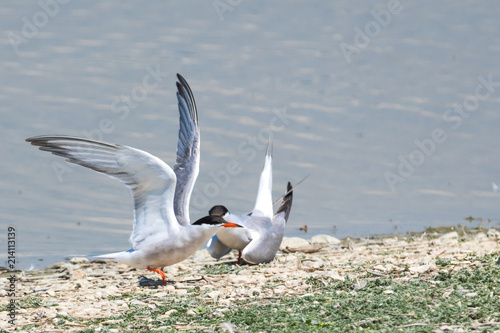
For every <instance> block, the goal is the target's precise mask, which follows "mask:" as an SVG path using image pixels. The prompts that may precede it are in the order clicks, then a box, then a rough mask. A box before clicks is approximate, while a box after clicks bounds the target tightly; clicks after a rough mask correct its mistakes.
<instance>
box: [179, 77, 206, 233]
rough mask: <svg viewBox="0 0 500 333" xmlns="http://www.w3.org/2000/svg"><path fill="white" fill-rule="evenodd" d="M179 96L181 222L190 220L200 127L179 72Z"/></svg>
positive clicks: (197, 164)
mask: <svg viewBox="0 0 500 333" xmlns="http://www.w3.org/2000/svg"><path fill="white" fill-rule="evenodd" d="M177 78H178V79H179V82H177V100H178V101H179V125H180V128H179V141H178V142H177V159H176V164H175V165H174V172H175V175H176V176H177V185H176V187H175V195H174V212H175V215H176V217H177V220H178V221H179V223H180V224H183V225H187V224H190V218H189V202H190V200H191V193H192V192H193V188H194V183H195V182H196V178H197V177H198V172H199V171H200V128H199V126H198V111H197V109H196V103H195V100H194V95H193V92H192V91H191V88H190V87H189V85H188V83H187V82H186V80H185V79H184V78H183V77H182V76H181V75H179V74H177Z"/></svg>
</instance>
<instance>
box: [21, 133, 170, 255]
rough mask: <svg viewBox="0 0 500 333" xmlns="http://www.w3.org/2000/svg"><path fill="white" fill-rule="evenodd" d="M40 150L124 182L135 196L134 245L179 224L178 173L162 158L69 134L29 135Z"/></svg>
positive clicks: (134, 246)
mask: <svg viewBox="0 0 500 333" xmlns="http://www.w3.org/2000/svg"><path fill="white" fill-rule="evenodd" d="M26 141H28V142H30V143H31V144H32V145H35V146H39V147H40V150H43V151H48V152H51V153H52V154H54V155H57V156H62V157H65V158H66V161H68V162H70V163H75V164H79V165H81V166H84V167H87V168H90V169H92V170H95V171H97V172H100V173H103V174H105V175H107V176H109V177H112V178H115V179H117V180H119V181H120V182H122V183H123V184H125V185H126V186H127V187H128V188H129V189H130V190H131V192H132V195H133V198H134V228H133V231H132V234H131V236H130V243H131V244H132V248H134V249H137V247H138V246H140V243H141V242H142V241H143V240H144V239H146V238H148V237H149V236H151V235H156V234H158V233H161V232H168V231H169V230H170V229H171V228H176V227H178V224H177V222H176V221H175V216H174V214H173V212H172V200H173V195H174V186H175V182H176V177H175V174H174V172H173V170H172V169H171V168H170V167H169V166H168V165H167V164H166V163H165V162H163V161H162V160H160V159H159V158H157V157H155V156H153V155H151V154H149V153H147V152H145V151H142V150H139V149H135V148H132V147H127V146H121V145H116V144H110V143H105V142H99V141H93V140H88V139H82V138H75V137H69V136H37V137H32V138H28V139H26Z"/></svg>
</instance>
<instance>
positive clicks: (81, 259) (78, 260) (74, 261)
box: [69, 257, 89, 265]
mask: <svg viewBox="0 0 500 333" xmlns="http://www.w3.org/2000/svg"><path fill="white" fill-rule="evenodd" d="M69 262H70V263H72V264H73V265H81V264H88V263H89V259H88V258H85V257H74V258H71V259H70V260H69Z"/></svg>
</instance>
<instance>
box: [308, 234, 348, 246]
mask: <svg viewBox="0 0 500 333" xmlns="http://www.w3.org/2000/svg"><path fill="white" fill-rule="evenodd" d="M340 243H341V240H340V239H338V238H335V237H332V236H329V235H316V236H313V237H312V238H311V244H331V245H337V244H340Z"/></svg>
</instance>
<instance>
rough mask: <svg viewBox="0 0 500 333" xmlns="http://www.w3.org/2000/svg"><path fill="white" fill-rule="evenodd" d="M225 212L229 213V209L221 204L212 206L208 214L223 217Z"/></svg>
mask: <svg viewBox="0 0 500 333" xmlns="http://www.w3.org/2000/svg"><path fill="white" fill-rule="evenodd" d="M227 213H229V210H228V209H227V208H226V207H225V206H222V205H217V206H213V207H212V208H211V209H210V210H209V211H208V214H210V216H219V217H224V215H226V214H227Z"/></svg>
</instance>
